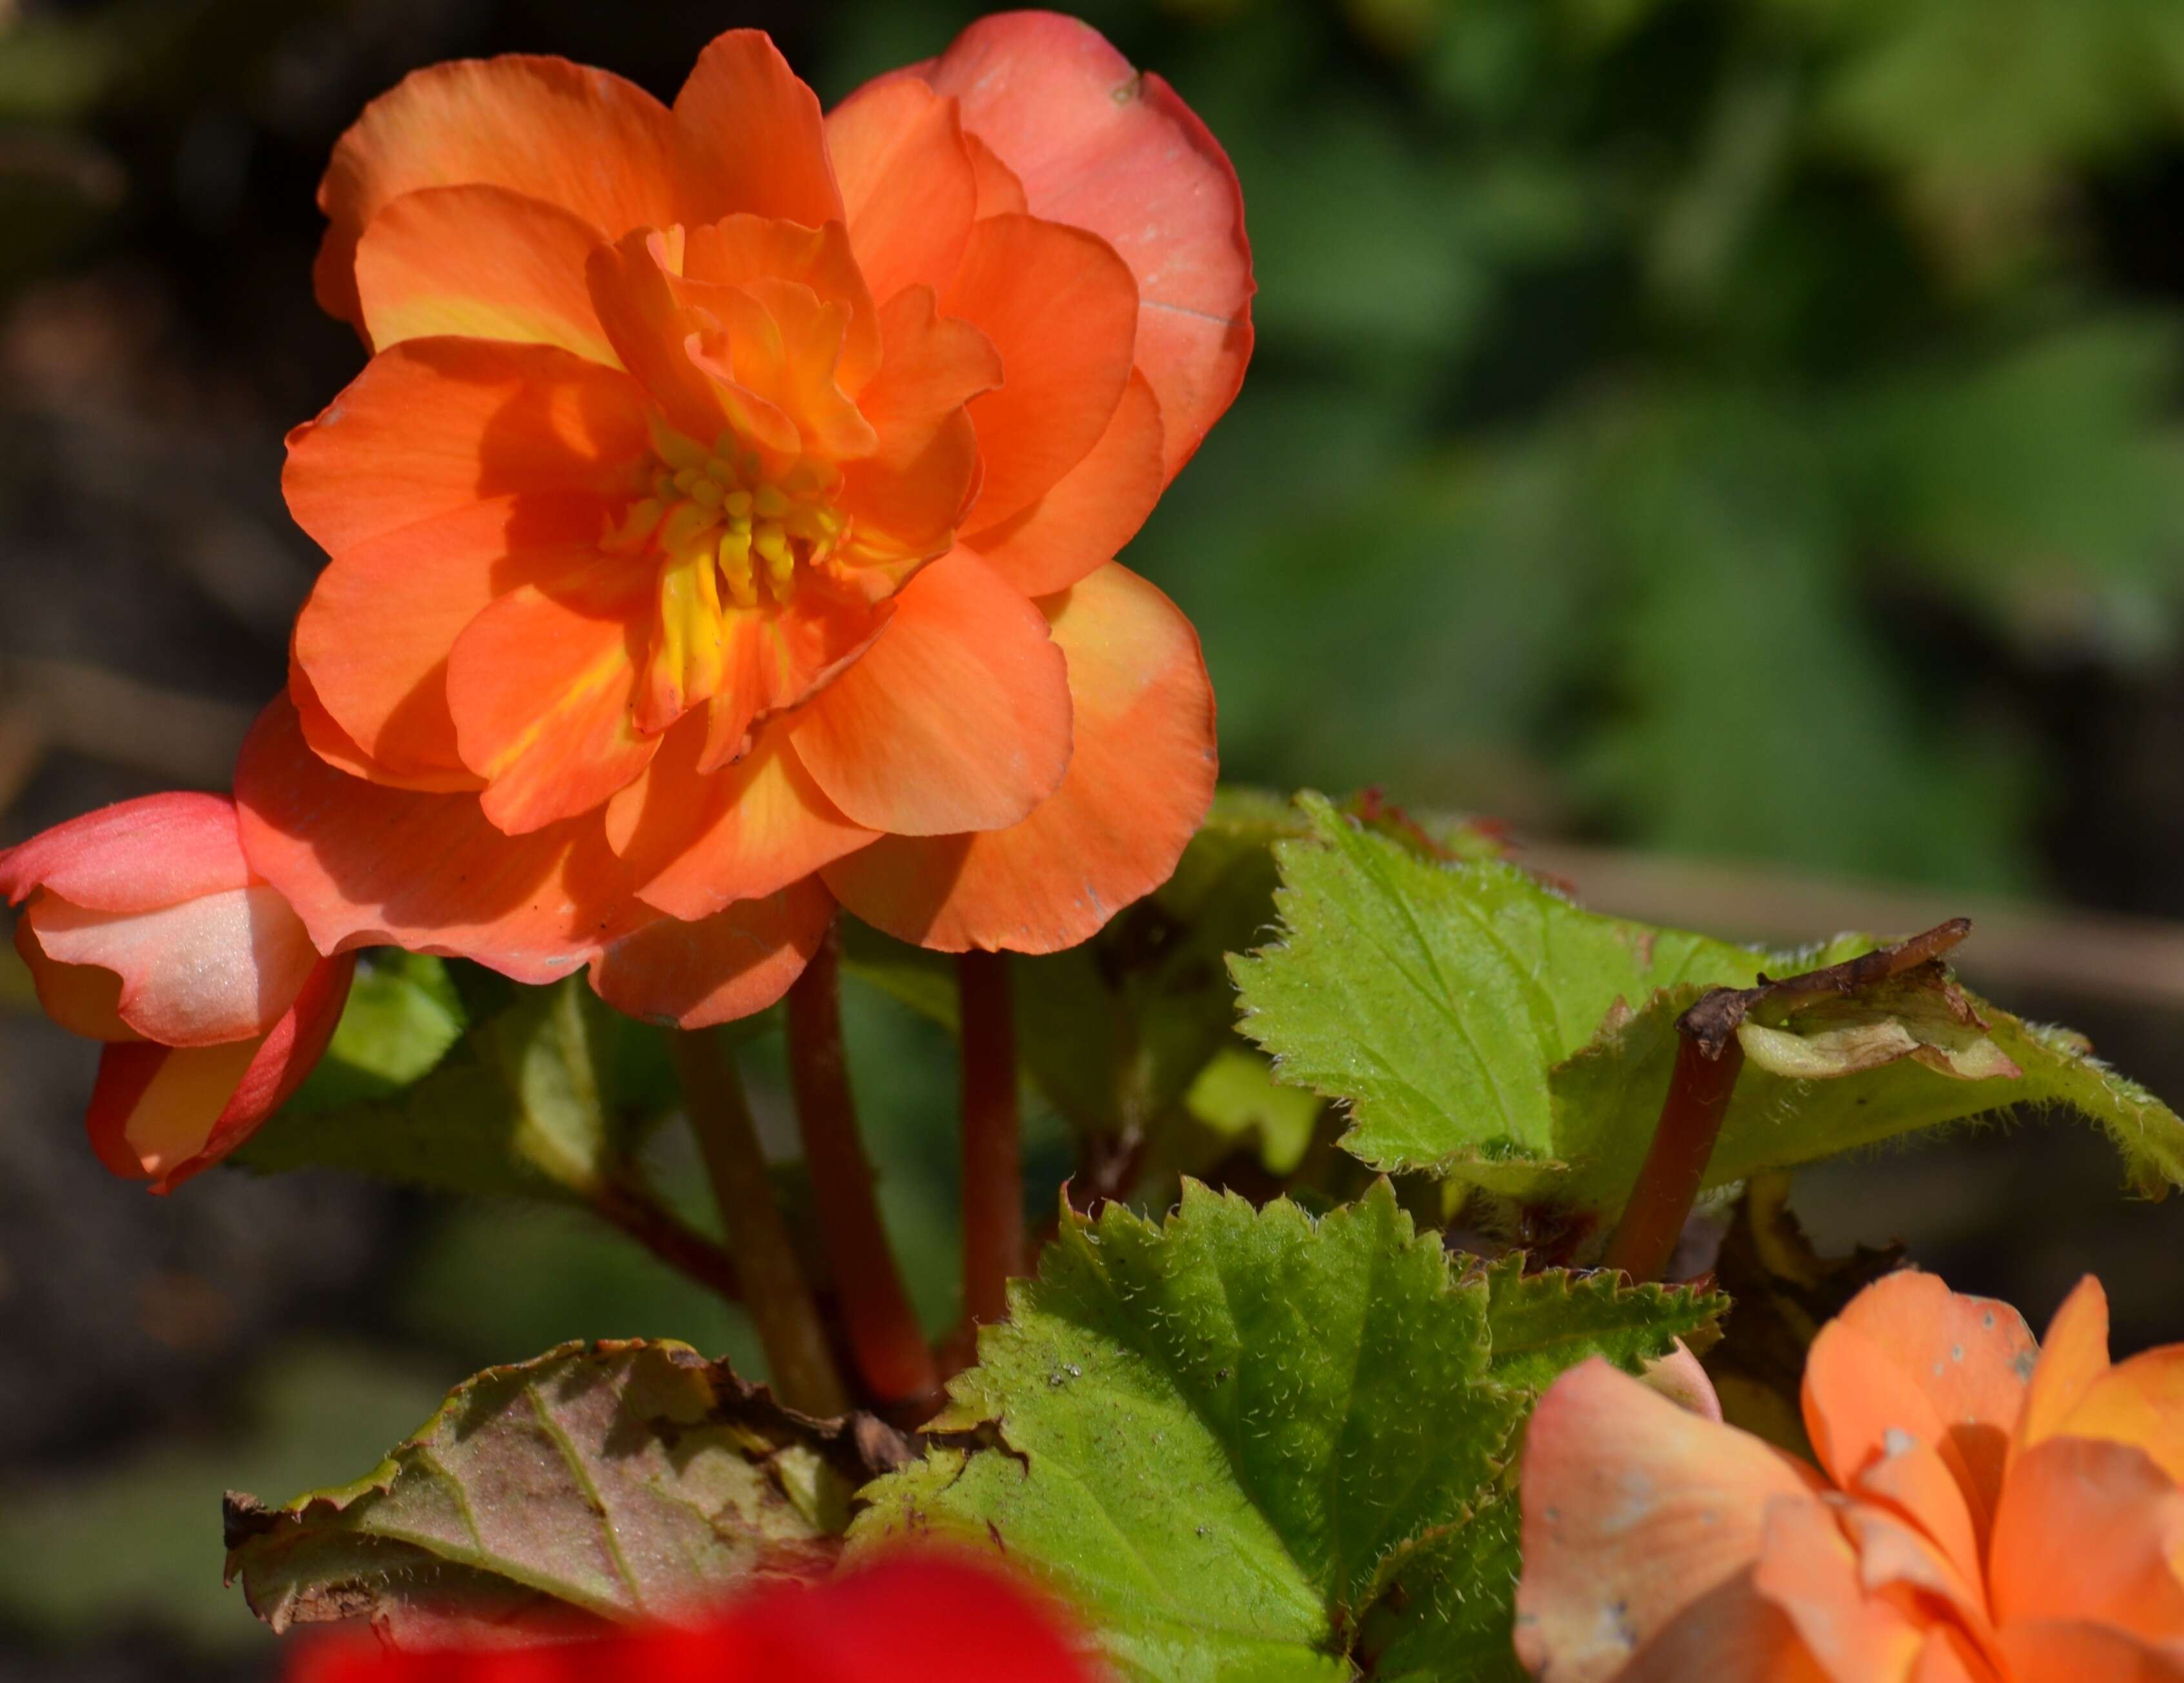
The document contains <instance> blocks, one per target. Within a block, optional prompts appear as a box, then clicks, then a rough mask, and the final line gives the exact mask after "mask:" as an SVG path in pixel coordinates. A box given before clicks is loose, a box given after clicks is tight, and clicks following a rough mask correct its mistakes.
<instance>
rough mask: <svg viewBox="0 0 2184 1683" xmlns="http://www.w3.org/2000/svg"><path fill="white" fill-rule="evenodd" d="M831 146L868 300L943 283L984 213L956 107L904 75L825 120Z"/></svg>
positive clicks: (856, 96)
mask: <svg viewBox="0 0 2184 1683" xmlns="http://www.w3.org/2000/svg"><path fill="white" fill-rule="evenodd" d="M827 149H828V151H829V152H831V153H833V159H834V173H835V175H836V176H837V177H838V179H839V180H840V181H841V184H842V203H843V205H844V209H845V210H846V211H847V213H848V217H849V225H850V242H851V243H852V244H853V245H854V246H855V248H856V253H857V261H858V264H859V265H861V267H862V268H863V270H864V271H865V278H866V280H867V281H869V282H870V283H871V285H872V296H873V297H875V298H879V299H880V300H882V301H883V302H884V301H885V300H887V299H889V298H893V297H894V295H895V294H896V293H899V292H900V291H901V290H902V289H903V288H904V287H908V286H927V287H932V288H933V290H934V291H936V292H938V291H939V290H941V289H942V288H944V287H946V286H947V284H948V281H949V277H950V276H952V275H954V274H955V272H956V264H957V263H958V262H960V261H961V259H962V255H963V246H964V242H965V241H967V239H968V238H969V237H970V233H971V223H972V219H973V218H974V217H976V216H977V215H978V172H977V170H976V167H975V166H974V165H973V164H972V159H971V153H970V149H969V148H968V147H967V146H966V144H965V143H964V139H963V128H962V125H961V122H959V121H958V120H957V118H956V102H955V101H954V100H952V99H944V98H941V97H940V96H939V95H938V94H936V93H934V92H933V90H932V89H931V88H929V87H928V86H925V84H924V83H923V82H921V81H912V80H910V79H908V78H904V79H902V80H900V81H890V82H881V83H876V84H874V85H873V86H870V87H867V88H865V89H864V90H863V91H861V92H858V93H855V94H852V95H851V96H850V98H848V99H846V100H844V102H843V103H841V104H839V105H838V106H836V107H835V108H834V109H833V110H832V111H830V112H828V113H827ZM1017 209H1022V206H1021V205H1019V206H1018V207H1017Z"/></svg>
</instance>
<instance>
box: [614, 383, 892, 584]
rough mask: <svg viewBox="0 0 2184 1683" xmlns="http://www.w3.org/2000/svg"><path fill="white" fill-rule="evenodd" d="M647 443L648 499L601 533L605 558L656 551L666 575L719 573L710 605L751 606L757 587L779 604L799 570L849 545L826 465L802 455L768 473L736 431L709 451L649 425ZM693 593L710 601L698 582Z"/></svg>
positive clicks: (836, 486) (835, 474)
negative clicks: (722, 601) (722, 599)
mask: <svg viewBox="0 0 2184 1683" xmlns="http://www.w3.org/2000/svg"><path fill="white" fill-rule="evenodd" d="M652 436H653V449H654V455H653V458H652V460H651V462H650V464H649V469H648V470H647V474H648V476H649V479H650V482H651V487H650V488H651V494H650V495H649V496H644V497H640V498H639V499H638V500H637V501H635V502H632V504H630V505H629V507H628V508H627V510H624V511H623V514H622V518H621V521H620V523H619V524H617V525H616V527H614V528H613V529H612V530H611V531H610V532H608V534H607V536H606V539H605V548H606V549H607V550H608V551H609V552H610V554H639V553H642V552H643V551H644V550H645V549H648V548H649V547H655V546H656V548H657V550H658V553H659V554H660V555H661V556H662V557H663V558H664V560H665V563H666V567H667V569H668V570H669V571H671V572H674V573H677V574H679V575H682V576H683V577H692V576H694V575H698V574H700V573H704V572H706V571H712V570H717V577H718V581H719V582H718V587H717V590H718V595H717V596H716V599H719V598H720V597H725V599H727V602H729V603H732V604H733V605H735V606H737V607H738V608H755V607H757V606H758V605H759V597H760V591H761V589H763V590H764V591H765V593H766V594H767V595H769V596H770V597H771V598H772V600H773V601H774V602H775V603H776V604H777V605H786V604H787V603H788V601H789V600H790V599H791V598H793V597H794V595H795V594H796V587H797V581H798V576H799V571H800V570H801V569H802V568H805V567H810V566H818V565H820V564H822V563H823V562H825V561H827V560H830V559H832V558H833V555H834V554H835V552H836V551H837V550H838V549H840V548H841V547H842V545H843V543H844V541H845V540H846V539H847V538H848V536H849V532H850V521H849V518H848V516H847V515H844V513H843V512H842V510H840V509H839V508H838V506H836V504H835V497H836V495H837V493H838V492H839V490H840V488H841V482H842V475H841V471H840V470H839V469H838V468H836V467H834V466H833V465H832V464H830V463H826V462H822V461H816V460H813V459H811V457H808V456H806V457H802V458H799V460H796V461H795V462H794V463H792V464H790V465H788V467H787V468H786V469H784V470H782V471H777V472H768V471H767V469H766V463H765V461H764V460H763V459H762V458H761V457H760V454H759V453H758V452H757V451H756V450H753V449H748V448H746V447H745V446H744V444H743V443H742V442H741V441H740V440H738V438H737V437H736V436H735V434H734V433H733V432H722V433H721V436H720V437H719V438H717V439H716V440H715V441H714V443H713V444H712V445H711V446H710V447H708V446H706V445H704V444H701V443H698V441H697V440H695V439H694V438H689V437H685V436H684V435H683V434H682V433H680V432H675V431H674V430H673V429H672V428H671V427H669V426H666V425H665V424H664V423H661V422H660V421H655V422H654V423H653V428H652ZM710 582H711V580H710V579H706V580H705V583H710ZM699 590H700V594H702V595H715V594H716V593H715V592H714V591H712V590H706V589H705V588H704V585H703V584H702V583H701V584H700V586H699Z"/></svg>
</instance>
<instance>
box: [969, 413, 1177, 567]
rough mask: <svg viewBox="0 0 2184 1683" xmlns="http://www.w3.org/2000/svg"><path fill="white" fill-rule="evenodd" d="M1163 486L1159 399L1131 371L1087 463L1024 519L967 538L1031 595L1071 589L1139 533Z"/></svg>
mask: <svg viewBox="0 0 2184 1683" xmlns="http://www.w3.org/2000/svg"><path fill="white" fill-rule="evenodd" d="M1161 489H1162V474H1161V417H1160V400H1159V399H1158V398H1155V397H1154V396H1153V388H1152V387H1151V386H1150V385H1148V384H1147V383H1146V382H1145V376H1144V375H1142V374H1138V373H1133V374H1132V375H1131V376H1130V383H1129V385H1128V387H1125V388H1124V389H1123V400H1122V402H1120V403H1119V404H1116V405H1115V413H1114V416H1113V418H1112V420H1110V421H1108V423H1107V430H1106V432H1103V433H1101V434H1100V442H1099V443H1096V444H1095V445H1094V446H1093V447H1092V449H1091V450H1090V451H1089V453H1088V454H1086V455H1085V457H1084V460H1082V461H1080V462H1078V464H1077V465H1076V466H1074V467H1073V468H1071V469H1070V470H1069V471H1068V472H1067V473H1065V474H1064V475H1062V476H1061V479H1059V480H1058V481H1056V483H1055V484H1054V485H1053V486H1052V487H1050V488H1049V489H1048V491H1047V492H1046V494H1045V495H1044V496H1042V497H1041V498H1040V499H1039V500H1038V501H1037V502H1035V503H1034V504H1032V505H1031V506H1030V507H1029V508H1028V509H1026V510H1023V511H1022V513H1021V514H1018V515H1015V516H1013V517H1012V518H1011V519H1008V520H1006V521H1002V522H1001V523H1000V525H998V526H989V527H984V528H983V529H982V530H979V531H976V532H970V533H968V534H967V536H966V537H965V538H964V539H963V541H964V543H966V544H967V546H968V547H969V548H971V549H976V550H977V551H978V554H980V555H982V556H983V557H984V559H985V561H986V564H987V565H988V566H990V567H992V568H993V569H994V571H996V572H998V573H1000V575H1001V577H1004V578H1006V579H1007V580H1008V581H1009V582H1010V583H1011V584H1013V585H1015V586H1016V587H1017V589H1019V590H1021V591H1022V592H1023V593H1024V594H1026V595H1028V596H1044V595H1046V594H1049V593H1050V592H1051V591H1056V590H1067V588H1069V587H1070V586H1071V585H1073V584H1074V583H1076V582H1077V581H1078V579H1080V578H1082V577H1084V576H1085V574H1087V573H1089V572H1090V571H1093V570H1094V569H1095V568H1096V567H1099V566H1102V565H1104V564H1105V563H1106V562H1108V561H1111V560H1113V559H1114V558H1115V555H1116V553H1117V551H1118V550H1120V549H1122V547H1123V545H1124V544H1125V543H1128V542H1129V541H1130V539H1132V538H1134V537H1136V536H1137V535H1138V528H1139V527H1141V526H1143V525H1144V524H1145V516H1146V515H1149V514H1151V512H1152V511H1153V504H1156V503H1157V502H1158V501H1159V500H1160V493H1161Z"/></svg>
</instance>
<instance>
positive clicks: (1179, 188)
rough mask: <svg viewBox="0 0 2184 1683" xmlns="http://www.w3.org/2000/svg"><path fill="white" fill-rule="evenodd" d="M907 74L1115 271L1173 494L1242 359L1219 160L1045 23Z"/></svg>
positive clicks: (1238, 198) (1225, 174) (965, 47)
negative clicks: (1128, 283) (1104, 247)
mask: <svg viewBox="0 0 2184 1683" xmlns="http://www.w3.org/2000/svg"><path fill="white" fill-rule="evenodd" d="M907 74H910V75H917V76H919V77H921V78H922V79H923V80H924V81H926V82H928V84H930V85H931V86H933V88H934V89H935V90H936V91H937V92H941V93H947V94H953V95H955V96H956V98H957V99H959V100H960V101H961V103H962V112H963V126H964V127H965V128H966V129H967V130H968V131H970V132H971V133H972V134H973V135H975V136H976V137H978V138H979V139H980V140H983V141H984V142H986V143H987V144H989V146H991V147H992V148H993V149H994V150H995V153H998V154H999V155H1000V159H1001V161H1002V162H1003V163H1004V164H1007V165H1008V167H1009V168H1010V169H1011V170H1012V171H1014V172H1015V174H1016V176H1017V178H1018V179H1019V180H1020V181H1022V183H1023V189H1024V193H1025V197H1026V199H1027V202H1028V204H1029V206H1030V209H1031V212H1032V214H1033V215H1035V216H1044V217H1047V218H1050V219H1051V220H1055V221H1057V222H1067V223H1070V224H1072V225H1073V226H1077V227H1080V228H1088V229H1089V230H1090V231H1093V232H1094V233H1095V234H1098V235H1100V237H1102V238H1104V239H1106V241H1107V242H1109V243H1110V244H1112V246H1113V247H1114V248H1115V249H1116V250H1117V252H1119V253H1120V254H1122V257H1123V261H1124V262H1125V263H1127V264H1128V265H1129V266H1130V270H1131V272H1132V273H1133V274H1134V275H1135V276H1136V277H1137V281H1138V289H1139V303H1140V306H1141V308H1140V309H1139V315H1138V341H1137V351H1136V362H1137V365H1138V366H1139V368H1141V369H1143V370H1144V371H1145V376H1146V377H1147V378H1148V379H1150V380H1151V382H1152V384H1153V390H1154V391H1155V392H1156V393H1158V394H1159V396H1160V402H1161V413H1162V415H1163V416H1165V417H1166V419H1167V441H1166V449H1167V476H1168V477H1169V478H1171V479H1173V477H1174V476H1175V475H1176V472H1177V471H1178V469H1180V468H1181V467H1182V465H1184V463H1185V462H1187V461H1189V460H1190V458H1191V455H1192V454H1193V453H1194V452H1195V450H1196V449H1198V445H1199V442H1200V441H1201V439H1203V438H1204V437H1205V436H1206V432H1207V429H1209V428H1210V427H1211V426H1212V425H1213V423H1214V422H1215V421H1217V420H1218V419H1219V418H1220V416H1221V415H1222V412H1223V410H1226V409H1227V408H1228V407H1229V403H1230V401H1231V400H1232V399H1234V397H1235V395H1236V392H1237V388H1238V387H1240V386H1241V385H1242V384H1243V382H1244V365H1245V363H1247V362H1248V361H1249V360H1250V359H1251V293H1252V290H1253V288H1252V282H1251V245H1250V242H1248V241H1247V240H1246V239H1245V235H1244V196H1243V190H1242V189H1241V188H1240V187H1239V186H1238V185H1237V181H1236V172H1235V170H1234V169H1232V168H1231V167H1230V166H1229V159H1228V156H1227V154H1226V153H1223V151H1222V150H1221V148H1220V146H1219V144H1218V143H1217V142H1216V141H1215V140H1214V138H1213V137H1212V135H1211V134H1209V133H1208V132H1207V131H1206V125H1205V124H1203V123H1201V121H1199V120H1198V118H1197V117H1196V115H1195V114H1193V113H1192V111H1191V109H1190V107H1189V106H1187V105H1185V104H1184V103H1183V101H1182V100H1180V99H1179V98H1177V97H1176V93H1175V90H1174V89H1173V88H1171V87H1170V86H1168V85H1167V83H1166V82H1165V81H1162V80H1161V78H1160V77H1158V76H1156V75H1151V74H1150V73H1146V74H1144V75H1140V74H1139V72H1138V71H1136V70H1133V69H1132V68H1131V67H1130V64H1129V63H1128V60H1126V59H1124V58H1123V56H1122V54H1121V53H1117V52H1116V50H1115V49H1114V48H1113V47H1111V46H1109V45H1108V44H1107V42H1106V41H1105V40H1103V39H1102V38H1101V37H1100V33H1099V32H1098V31H1096V30H1095V29H1093V28H1092V27H1091V26H1090V25H1087V24H1083V23H1079V22H1078V20H1075V19H1073V18H1066V17H1061V16H1059V15H1057V14H1054V13H1051V12H1011V13H1004V14H1000V15H999V16H995V17H990V18H984V19H982V20H979V21H978V22H977V23H974V24H972V25H971V26H970V27H969V28H968V29H967V30H965V31H963V33H962V34H961V35H960V36H956V40H955V42H954V44H953V45H951V46H950V47H949V48H948V50H947V51H946V52H945V53H943V54H942V55H941V56H940V57H939V59H935V60H933V62H932V63H930V64H923V65H919V66H916V67H914V68H913V69H912V70H911V71H909V72H907Z"/></svg>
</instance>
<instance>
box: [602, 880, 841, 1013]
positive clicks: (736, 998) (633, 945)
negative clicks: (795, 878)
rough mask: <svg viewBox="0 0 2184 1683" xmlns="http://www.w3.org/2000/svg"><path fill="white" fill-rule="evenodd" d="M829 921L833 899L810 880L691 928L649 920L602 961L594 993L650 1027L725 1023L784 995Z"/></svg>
mask: <svg viewBox="0 0 2184 1683" xmlns="http://www.w3.org/2000/svg"><path fill="white" fill-rule="evenodd" d="M833 921H834V902H833V899H832V898H831V897H830V896H829V895H828V894H827V891H826V890H825V889H822V888H821V887H820V886H819V884H818V883H816V881H813V880H811V879H810V878H806V879H805V881H803V882H800V883H792V884H790V885H789V886H788V887H787V888H785V889H782V890H781V891H780V892H778V893H777V894H767V895H766V896H765V897H764V898H762V899H759V900H738V902H737V903H736V904H735V905H733V906H729V907H728V908H727V910H725V911H720V912H717V913H716V914H715V915H713V916H712V917H705V918H700V919H699V920H698V921H696V922H688V923H686V922H681V921H679V920H678V919H676V918H672V917H658V918H655V919H654V920H653V921H652V922H649V923H647V924H645V925H644V926H643V928H639V929H638V930H637V931H636V932H635V933H632V934H629V935H626V936H624V937H623V938H622V939H620V940H618V941H616V942H615V943H614V944H613V945H610V946H609V947H608V948H607V950H605V951H604V953H603V954H601V955H600V956H599V958H598V959H597V960H596V961H594V962H593V966H592V977H591V979H592V986H593V989H594V990H595V991H596V992H597V993H598V994H599V997H600V998H601V999H603V1000H605V1001H606V1002H607V1003H608V1004H609V1005H610V1006H614V1007H615V1009H616V1010H617V1011H627V1012H628V1013H629V1014H630V1015H631V1016H632V1017H643V1018H645V1019H647V1020H648V1021H649V1022H654V1023H673V1024H674V1025H675V1026H676V1027H677V1028H706V1027H708V1026H709V1025H710V1024H712V1023H727V1022H731V1021H733V1019H734V1018H736V1017H749V1015H750V1014H751V1013H752V1012H753V1011H764V1010H765V1009H766V1007H767V1006H770V1005H772V1003H773V1002H774V1001H775V1000H777V999H779V998H780V997H781V996H782V995H783V994H785V993H787V992H788V989H789V984H791V983H793V982H794V981H795V980H796V978H798V977H799V976H800V975H802V974H803V973H804V967H805V965H806V964H809V963H810V962H811V955H812V954H813V953H815V952H816V951H818V950H819V943H820V942H821V941H822V940H823V939H826V935H827V928H828V926H829V925H830V924H832V923H833Z"/></svg>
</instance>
